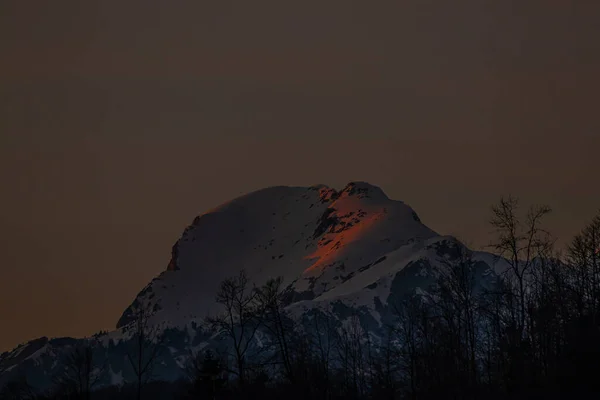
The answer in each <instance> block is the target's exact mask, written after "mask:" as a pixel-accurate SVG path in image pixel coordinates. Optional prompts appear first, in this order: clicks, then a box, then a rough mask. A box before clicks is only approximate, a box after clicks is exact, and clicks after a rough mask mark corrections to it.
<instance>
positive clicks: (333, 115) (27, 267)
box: [0, 0, 600, 350]
mask: <svg viewBox="0 0 600 400" xmlns="http://www.w3.org/2000/svg"><path fill="white" fill-rule="evenodd" d="M599 11H600V2H598V1H595V0H590V1H585V0H581V1H564V0H560V1H558V0H530V1H527V0H504V1H500V0H461V1H448V0H396V1H389V2H388V1H377V2H367V1H339V2H338V1H318V2H317V1H299V2H289V1H275V0H272V1H256V2H254V1H253V2H249V1H240V2H232V1H214V2H204V1H199V0H195V1H183V0H181V1H176V2H168V1H158V0H147V1H124V2H123V1H119V2H117V1H98V2H96V1H85V2H83V1H60V2H50V1H22V0H4V1H2V2H1V3H0V52H1V53H0V54H1V56H0V57H1V62H0V182H1V183H2V192H1V196H0V254H2V265H1V267H0V350H7V349H9V348H12V347H14V346H15V345H17V344H18V343H21V342H25V341H27V340H29V339H32V338H35V337H39V336H63V335H64V336H67V335H68V336H81V335H89V334H92V333H94V332H96V331H98V330H100V329H112V328H114V325H115V324H116V322H117V320H118V318H119V317H120V315H121V312H122V311H123V310H124V309H125V307H127V306H128V305H129V303H130V302H131V301H132V300H133V298H134V297H135V296H136V294H137V293H138V292H139V290H140V289H141V288H142V287H143V286H145V285H146V284H147V283H148V282H149V281H150V280H151V279H152V278H153V277H154V276H155V275H157V274H158V273H160V272H161V271H162V270H164V269H165V268H166V267H167V263H168V261H169V258H170V251H171V246H172V245H173V243H174V242H175V241H176V240H177V239H178V238H179V236H180V234H181V233H182V231H183V229H184V228H185V226H186V225H187V224H189V223H190V222H191V221H192V220H193V218H194V217H195V216H196V215H197V214H199V213H202V212H204V211H206V210H208V209H210V208H212V207H214V206H216V205H218V204H220V203H222V202H224V201H227V200H230V199H232V198H233V197H236V196H238V195H241V194H243V193H246V192H248V191H252V190H255V189H260V188H263V187H266V186H272V185H293V186H304V185H306V186H308V185H312V184H316V183H324V184H327V185H330V186H334V187H337V188H341V187H343V186H344V185H345V184H346V183H348V182H350V181H357V180H361V181H368V182H370V183H372V184H375V185H378V186H380V187H382V188H383V190H384V191H385V192H386V193H387V194H388V195H389V196H390V197H392V198H394V199H399V200H403V201H405V202H407V203H408V204H409V205H411V206H412V207H413V208H414V209H415V210H416V211H417V213H418V214H419V216H420V217H421V219H422V221H423V222H424V223H425V224H426V225H428V226H429V227H431V228H432V229H434V230H436V231H438V232H439V233H443V234H454V235H457V236H458V237H460V238H461V239H463V240H465V242H466V243H468V244H470V245H471V246H473V247H475V248H480V247H481V246H482V245H484V244H485V243H487V240H488V232H489V231H490V228H489V226H488V225H487V223H486V221H487V220H488V219H489V207H490V205H491V204H492V203H494V202H495V201H497V200H498V199H499V198H500V196H501V195H506V194H509V193H512V194H514V195H516V196H519V197H520V198H521V199H522V201H523V203H524V204H530V203H548V204H549V205H550V206H552V207H553V209H554V214H553V215H552V216H551V218H549V219H548V227H549V228H550V229H551V230H552V231H553V232H554V233H555V235H556V236H558V239H559V244H561V245H563V244H564V243H565V242H566V241H567V240H568V239H569V238H570V237H571V236H572V235H574V234H575V233H576V232H577V231H578V230H579V229H580V228H581V227H582V226H583V225H584V224H585V223H586V222H587V221H589V220H590V219H591V218H592V217H593V216H594V215H595V214H596V213H597V212H598V211H599V209H600V185H599V178H598V172H599V171H600V156H599V155H598V153H599V149H600V116H599V105H600V101H599V100H598V94H599V93H600V73H599V71H600V40H599V38H600V24H598V21H599V20H600V12H599ZM207 267H209V266H207Z"/></svg>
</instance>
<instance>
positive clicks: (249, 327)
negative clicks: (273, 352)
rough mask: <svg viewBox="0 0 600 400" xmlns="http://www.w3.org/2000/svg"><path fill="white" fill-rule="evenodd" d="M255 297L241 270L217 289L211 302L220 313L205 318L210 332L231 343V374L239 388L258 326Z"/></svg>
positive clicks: (245, 375)
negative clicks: (221, 336)
mask: <svg viewBox="0 0 600 400" xmlns="http://www.w3.org/2000/svg"><path fill="white" fill-rule="evenodd" d="M257 296H258V294H257V291H256V290H254V288H251V287H250V283H249V280H248V277H247V275H246V272H245V271H244V270H242V271H240V273H239V275H238V276H236V277H232V278H227V279H225V280H224V281H223V282H222V283H221V286H220V287H219V291H218V292H217V295H216V298H215V301H216V302H217V303H219V304H221V305H222V306H223V307H224V310H223V312H222V313H221V314H219V315H218V316H216V317H207V318H206V321H207V322H208V323H209V324H210V325H211V326H212V328H213V329H215V330H216V331H217V332H222V333H225V335H227V336H228V337H229V338H230V339H231V341H232V344H233V358H234V361H235V370H234V372H235V373H236V374H237V376H238V379H239V384H240V386H241V387H243V386H244V385H245V383H246V378H247V372H248V363H249V360H248V352H249V350H250V348H251V345H252V341H253V340H254V337H255V336H256V332H257V331H258V328H259V326H260V319H259V318H258V312H259V309H258V307H257V302H256V300H257Z"/></svg>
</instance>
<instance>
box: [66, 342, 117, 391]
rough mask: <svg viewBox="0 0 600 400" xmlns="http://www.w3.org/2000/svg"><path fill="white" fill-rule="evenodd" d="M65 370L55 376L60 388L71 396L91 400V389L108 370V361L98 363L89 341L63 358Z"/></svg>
mask: <svg viewBox="0 0 600 400" xmlns="http://www.w3.org/2000/svg"><path fill="white" fill-rule="evenodd" d="M63 366H64V370H63V371H62V373H61V374H60V375H59V376H57V377H56V378H55V383H56V384H57V385H58V388H59V390H60V391H61V392H62V393H63V394H66V393H68V394H69V395H70V396H71V398H74V399H82V400H89V398H90V394H91V391H92V390H93V389H94V387H95V386H96V385H97V384H98V382H99V381H100V379H101V378H102V377H103V374H104V373H105V371H106V363H104V364H102V365H99V366H98V365H96V363H95V362H94V349H93V347H92V346H91V345H90V344H89V343H85V344H83V345H79V346H77V347H75V349H74V350H73V351H72V352H71V353H69V354H68V355H67V356H66V357H65V359H64V360H63Z"/></svg>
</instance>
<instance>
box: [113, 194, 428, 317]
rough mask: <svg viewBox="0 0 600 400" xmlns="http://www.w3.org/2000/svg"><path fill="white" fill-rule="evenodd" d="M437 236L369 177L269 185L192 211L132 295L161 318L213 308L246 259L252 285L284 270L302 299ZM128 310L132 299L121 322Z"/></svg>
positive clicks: (286, 281) (344, 283) (198, 313)
mask: <svg viewBox="0 0 600 400" xmlns="http://www.w3.org/2000/svg"><path fill="white" fill-rule="evenodd" d="M434 236H436V233H435V232H433V231H432V230H430V229H429V228H427V227H426V226H425V225H423V224H422V223H421V222H420V221H419V218H418V217H417V215H416V213H415V212H414V211H413V210H412V209H411V208H410V207H409V206H407V205H406V204H404V203H402V202H401V201H394V200H390V199H389V198H388V197H387V196H386V195H385V194H384V193H383V191H382V190H381V189H379V188H377V187H375V186H371V185H369V184H366V183H350V184H348V185H347V186H346V187H345V188H344V189H343V190H342V191H341V192H337V191H335V190H334V189H331V188H328V187H326V186H323V185H319V186H313V187H310V188H294V187H272V188H267V189H264V190H260V191H257V192H254V193H250V194H248V195H246V196H243V197H240V198H238V199H235V200H233V201H231V202H229V203H227V204H224V205H222V206H221V207H218V208H216V209H214V210H212V211H210V212H208V213H205V214H203V215H201V216H198V217H197V218H196V219H195V220H194V222H193V223H192V225H191V226H189V227H188V228H187V229H186V230H185V232H184V233H183V236H182V237H181V239H179V241H178V242H177V243H176V244H175V246H174V247H173V258H172V260H171V262H170V264H169V267H168V269H167V271H165V272H164V273H163V274H162V275H161V276H159V277H158V278H157V279H155V280H154V281H153V282H152V283H150V285H148V286H147V287H146V288H145V289H144V290H143V291H142V292H141V293H140V294H139V295H138V297H137V298H136V301H135V302H134V305H135V304H137V302H144V303H145V302H149V303H150V304H151V305H152V306H156V310H157V312H156V315H155V319H156V320H157V321H158V320H161V321H167V322H169V324H172V325H175V326H178V325H181V324H182V322H183V321H186V320H187V319H189V318H191V317H202V316H205V315H207V314H208V313H214V312H217V311H218V309H217V308H216V307H217V305H216V304H215V303H214V301H213V299H214V297H215V293H216V290H217V288H218V286H219V283H220V282H221V281H222V280H223V279H225V278H227V277H230V276H232V275H236V274H237V273H238V272H239V271H240V269H242V268H243V269H245V270H246V272H247V274H248V276H249V277H250V279H251V280H252V281H253V283H256V284H257V285H260V284H262V283H264V282H265V281H266V280H267V279H268V278H270V277H277V276H282V277H283V279H284V286H287V285H290V284H291V285H292V287H293V289H294V291H295V292H296V293H297V297H298V299H300V298H301V299H304V300H306V299H314V298H316V297H318V296H322V295H325V294H326V293H327V292H329V291H331V290H333V289H341V288H338V287H339V286H346V287H351V285H350V283H351V282H349V281H350V280H354V281H356V280H358V281H362V280H363V278H362V274H361V272H363V271H365V270H366V269H368V268H369V267H370V266H371V265H372V264H374V263H376V262H377V261H378V260H380V259H381V258H382V257H384V256H385V255H386V254H388V253H390V252H393V251H395V250H397V249H399V248H400V247H402V246H404V245H406V244H409V243H413V242H419V241H421V240H424V239H428V238H432V237H434ZM359 276H361V277H360V278H359ZM365 276H366V275H365ZM364 283H365V285H366V284H369V283H371V282H364ZM354 286H356V282H355V283H354ZM342 291H343V289H342ZM130 316H131V308H128V309H127V310H126V311H125V313H124V314H123V316H122V317H121V319H120V320H119V323H118V324H117V327H121V326H123V325H125V324H126V323H128V322H129V321H130Z"/></svg>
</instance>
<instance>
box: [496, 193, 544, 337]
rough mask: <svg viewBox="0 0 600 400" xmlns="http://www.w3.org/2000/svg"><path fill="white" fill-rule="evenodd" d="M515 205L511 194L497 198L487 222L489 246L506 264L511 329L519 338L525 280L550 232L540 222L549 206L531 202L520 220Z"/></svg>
mask: <svg viewBox="0 0 600 400" xmlns="http://www.w3.org/2000/svg"><path fill="white" fill-rule="evenodd" d="M518 209H519V201H518V200H517V199H516V198H514V197H512V196H509V197H508V198H501V199H500V202H499V203H498V204H497V205H494V206H492V218H491V220H490V223H491V225H492V226H493V227H494V228H495V230H496V235H497V237H496V241H495V242H494V243H492V244H491V245H490V246H491V247H492V248H493V249H495V250H496V253H497V254H498V255H499V256H501V257H504V258H505V259H506V260H507V262H508V264H509V269H508V271H507V272H508V276H507V282H508V283H509V285H510V287H511V289H514V292H513V293H511V294H510V298H509V302H510V303H511V304H510V307H511V313H512V317H513V323H514V325H515V332H516V334H517V337H518V338H519V340H520V339H522V337H523V334H524V333H525V328H526V320H527V317H526V307H527V299H526V280H527V277H528V274H529V273H530V270H531V268H532V267H533V265H534V262H535V260H536V258H538V257H539V256H540V255H542V254H543V253H544V251H545V250H546V249H547V248H548V247H549V246H550V243H551V240H550V235H549V234H548V232H547V231H545V230H543V229H542V228H541V226H540V225H541V222H542V219H543V218H544V217H545V216H546V215H547V214H548V213H550V211H551V209H550V208H549V207H548V206H533V207H531V208H530V209H529V211H528V212H527V216H526V218H525V220H524V221H523V220H521V219H520V218H519V216H518V215H517V212H518ZM515 303H516V304H515Z"/></svg>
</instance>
